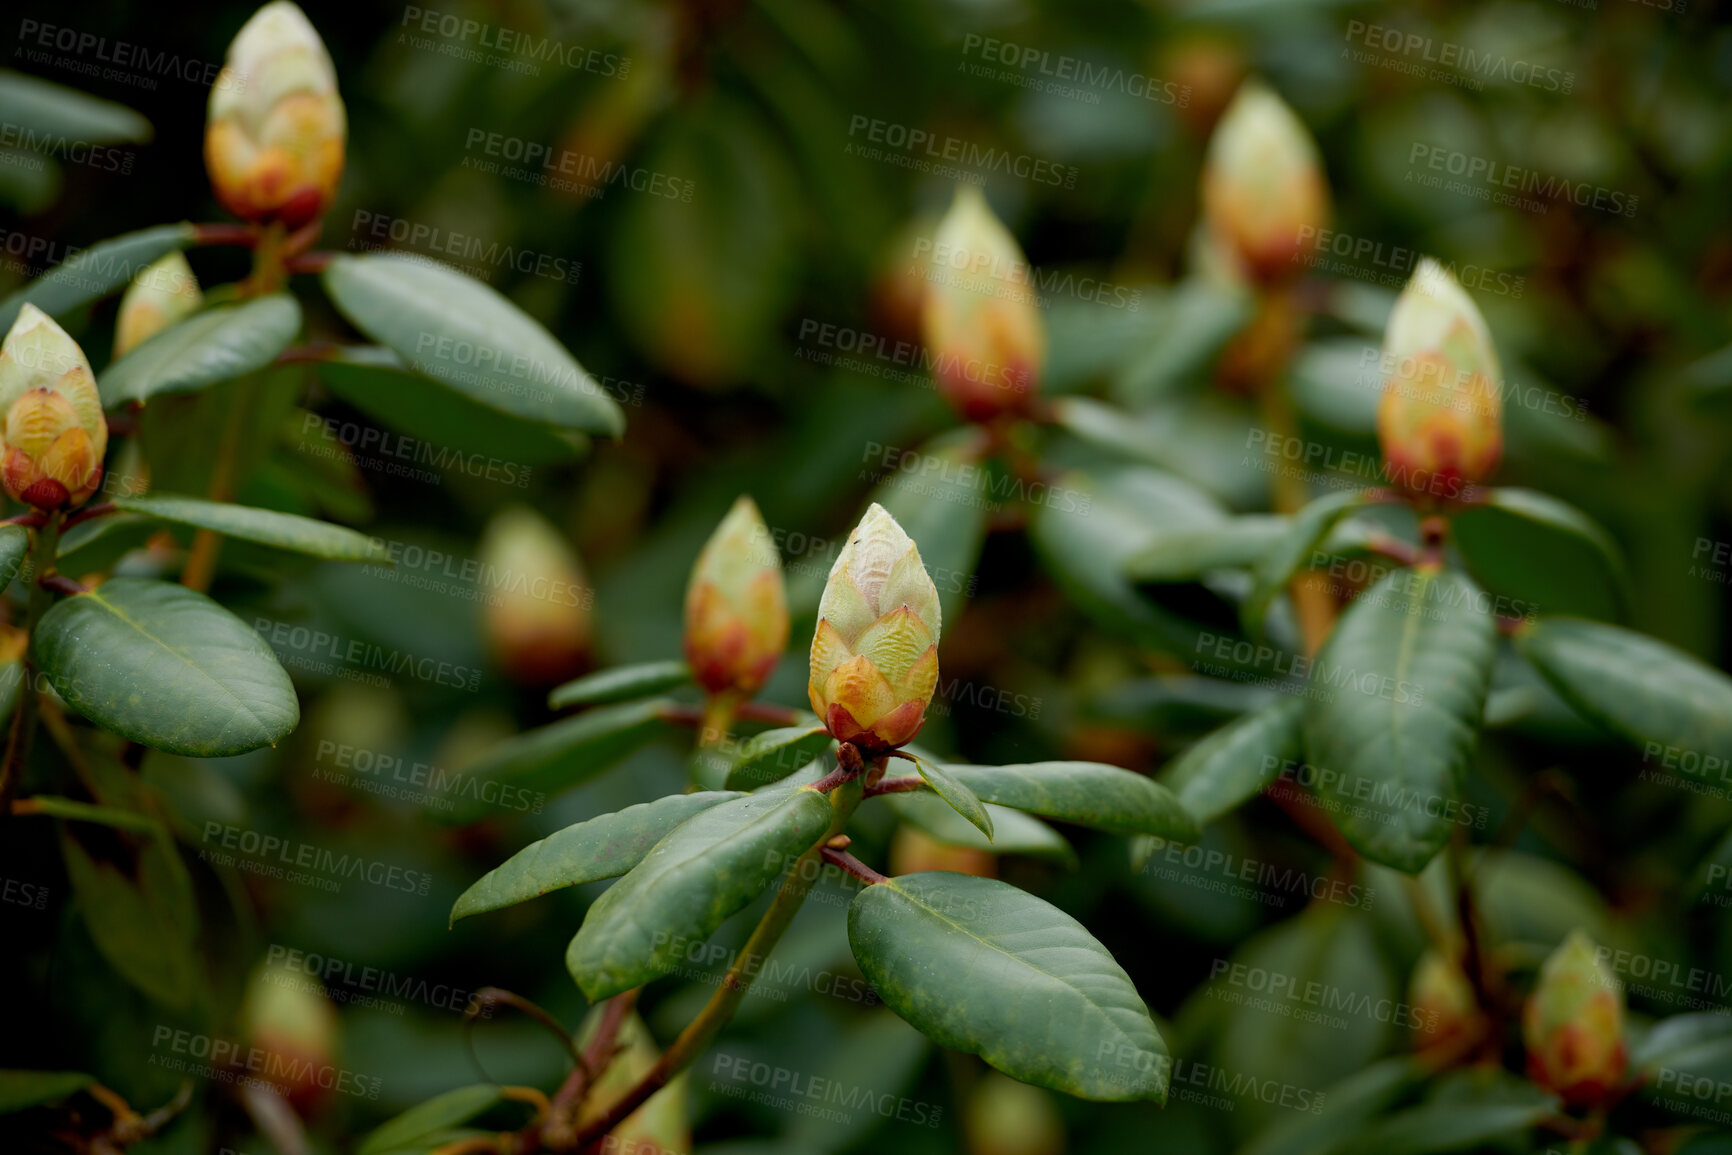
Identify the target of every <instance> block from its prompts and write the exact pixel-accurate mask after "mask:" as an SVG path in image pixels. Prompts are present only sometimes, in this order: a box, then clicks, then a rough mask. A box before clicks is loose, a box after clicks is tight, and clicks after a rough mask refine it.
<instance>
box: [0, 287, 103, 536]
mask: <svg viewBox="0 0 1732 1155" xmlns="http://www.w3.org/2000/svg"><path fill="white" fill-rule="evenodd" d="M0 420H3V422H4V423H3V424H0V480H3V482H4V484H5V487H6V492H7V493H9V494H11V495H12V496H13V497H14V498H16V499H17V500H19V501H22V502H24V503H25V504H26V505H33V506H35V507H36V508H38V509H66V508H70V507H72V506H76V505H82V504H83V503H84V502H85V501H86V500H87V499H88V498H89V497H90V495H91V494H93V493H95V492H96V487H97V485H98V484H100V482H101V481H102V457H103V454H104V453H106V452H107V451H108V421H107V419H106V418H104V417H103V415H102V399H101V397H100V395H99V394H98V393H97V391H96V377H95V376H94V375H93V374H92V373H91V371H90V362H89V361H87V360H86V359H85V357H84V350H82V349H80V348H79V347H78V342H76V341H74V340H73V339H72V338H71V337H69V336H67V335H66V330H64V329H62V328H61V327H60V326H59V325H57V324H55V323H54V320H53V318H51V317H49V316H48V314H46V313H44V312H43V311H42V310H40V309H38V308H37V307H36V306H35V305H29V304H27V305H25V306H24V308H23V309H22V310H20V311H19V313H18V319H17V320H16V321H14V322H13V323H12V330H11V332H9V333H7V334H6V340H5V342H4V343H3V344H0Z"/></svg>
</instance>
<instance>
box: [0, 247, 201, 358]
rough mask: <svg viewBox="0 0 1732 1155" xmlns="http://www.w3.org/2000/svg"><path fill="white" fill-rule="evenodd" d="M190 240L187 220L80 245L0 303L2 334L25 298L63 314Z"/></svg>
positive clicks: (50, 312)
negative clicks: (87, 245)
mask: <svg viewBox="0 0 1732 1155" xmlns="http://www.w3.org/2000/svg"><path fill="white" fill-rule="evenodd" d="M192 238H193V227H192V226H191V225H190V224H186V223H184V222H183V223H181V224H178V225H158V226H157V227H155V228H151V229H140V230H139V231H138V232H136V233H126V234H124V235H122V236H118V237H114V238H112V239H110V240H106V241H98V242H97V243H96V244H94V245H91V246H90V247H89V248H87V249H81V250H79V252H78V253H77V254H75V255H74V256H72V257H71V258H69V259H68V260H66V261H65V262H63V263H61V264H59V265H56V266H54V268H52V269H49V270H48V271H47V272H46V273H43V274H42V275H41V276H40V277H37V278H36V279H35V280H34V281H31V282H30V283H29V284H28V285H25V286H24V287H23V288H22V289H19V290H18V291H17V292H15V293H13V294H11V295H10V296H8V297H7V298H6V299H5V300H4V301H0V332H4V331H5V330H7V329H10V328H11V327H12V322H13V321H15V320H17V319H18V310H19V309H22V308H23V307H24V304H25V302H27V301H28V302H29V303H30V304H33V305H35V306H36V307H37V308H38V309H41V310H42V311H43V312H44V313H47V314H48V315H49V316H51V317H63V316H65V315H66V314H67V313H70V312H71V311H72V310H74V309H76V308H78V307H79V306H80V305H88V304H89V303H90V302H92V301H96V300H100V299H101V298H103V297H106V296H107V295H108V294H110V293H112V292H114V291H115V290H116V289H119V288H121V287H122V286H124V285H125V284H126V283H127V282H128V281H130V280H132V279H133V278H134V277H136V276H137V275H138V274H139V273H141V272H143V271H144V270H145V269H146V268H148V267H149V266H150V264H151V262H153V261H155V260H156V259H157V258H158V257H161V256H164V255H166V254H168V253H171V252H173V251H175V250H176V249H184V248H186V247H187V246H188V245H190V244H192Z"/></svg>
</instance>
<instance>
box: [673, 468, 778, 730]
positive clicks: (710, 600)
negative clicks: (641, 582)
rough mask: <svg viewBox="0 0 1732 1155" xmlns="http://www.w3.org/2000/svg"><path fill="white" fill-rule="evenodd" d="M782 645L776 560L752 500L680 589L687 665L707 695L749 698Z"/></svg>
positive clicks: (744, 501)
mask: <svg viewBox="0 0 1732 1155" xmlns="http://www.w3.org/2000/svg"><path fill="white" fill-rule="evenodd" d="M787 645H788V601H787V597H786V595H785V594H784V592H783V589H782V559H781V556H780V555H779V554H778V553H777V550H776V544H775V542H773V541H772V540H771V539H770V530H769V528H768V527H767V526H765V525H764V519H763V517H762V516H761V515H760V514H759V513H758V507H757V504H756V503H755V502H753V501H752V499H751V498H749V497H745V496H742V497H740V498H739V500H737V501H735V502H734V507H733V508H732V509H730V510H728V515H727V516H726V517H724V518H723V519H722V523H721V524H720V525H719V526H717V527H716V532H715V533H713V534H711V535H710V540H709V541H708V542H706V543H705V544H704V549H703V552H702V553H700V554H698V564H697V565H696V566H695V567H694V568H693V569H692V580H691V584H690V585H689V586H687V587H686V661H687V663H689V664H690V665H691V667H692V674H693V676H694V677H695V678H696V679H697V682H698V685H700V686H702V687H703V688H704V689H706V690H708V691H709V692H710V693H712V694H735V695H738V696H740V697H742V698H749V697H751V696H752V695H753V694H756V693H757V692H758V691H759V690H760V689H762V688H763V685H764V682H765V681H766V680H768V678H769V677H770V674H771V672H772V671H774V670H775V668H776V663H777V662H778V661H779V660H780V659H781V657H782V651H783V650H784V649H786V648H787Z"/></svg>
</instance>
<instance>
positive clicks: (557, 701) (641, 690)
mask: <svg viewBox="0 0 1732 1155" xmlns="http://www.w3.org/2000/svg"><path fill="white" fill-rule="evenodd" d="M691 680H692V671H691V667H690V666H687V665H686V664H685V663H684V662H680V661H672V662H639V663H637V664H636V665H633V666H616V667H614V668H613V669H611V670H602V671H600V672H598V673H594V674H588V675H586V676H584V677H581V678H578V679H576V680H575V681H570V682H567V683H565V685H563V686H557V687H555V688H554V690H553V692H552V693H551V694H549V695H547V705H548V708H549V709H553V710H563V709H565V708H566V707H568V706H597V705H602V704H605V703H608V702H629V701H631V700H632V699H633V698H644V697H648V696H649V695H651V694H663V693H666V692H667V691H669V690H677V689H679V687H681V686H684V685H687V684H688V683H690V682H691Z"/></svg>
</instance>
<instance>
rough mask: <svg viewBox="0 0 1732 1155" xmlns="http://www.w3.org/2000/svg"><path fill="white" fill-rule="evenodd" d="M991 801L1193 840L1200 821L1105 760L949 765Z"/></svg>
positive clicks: (1115, 829) (1170, 796)
mask: <svg viewBox="0 0 1732 1155" xmlns="http://www.w3.org/2000/svg"><path fill="white" fill-rule="evenodd" d="M946 769H947V770H948V771H949V772H950V774H951V775H952V776H953V777H954V778H955V779H956V781H957V782H958V783H960V784H961V785H963V786H965V787H967V788H968V789H970V790H972V791H973V792H974V793H975V794H978V795H979V796H980V797H981V798H983V799H984V800H986V801H987V802H992V803H996V804H997V805H999V806H1009V807H1011V808H1012V809H1015V810H1026V811H1030V812H1031V813H1034V814H1039V815H1042V816H1044V817H1047V818H1056V819H1058V820H1059V821H1061V822H1074V823H1076V824H1077V825H1078V826H1090V827H1093V828H1095V829H1096V830H1105V831H1108V832H1109V833H1112V834H1154V835H1158V836H1159V837H1162V838H1166V839H1170V840H1171V841H1174V842H1195V841H1196V840H1197V837H1198V833H1199V832H1198V830H1197V820H1196V818H1194V817H1193V816H1192V815H1191V813H1190V812H1189V811H1188V810H1186V809H1185V807H1184V806H1183V805H1182V804H1181V803H1180V802H1179V799H1178V796H1177V795H1176V794H1174V793H1173V792H1172V791H1171V790H1169V789H1167V788H1166V787H1165V786H1162V785H1161V784H1160V783H1158V782H1156V781H1154V780H1153V779H1151V778H1146V777H1144V776H1143V775H1141V774H1137V773H1133V772H1132V771H1130V770H1126V769H1123V768H1122V767H1118V766H1108V765H1106V764H1105V763H1103V762H1026V763H1021V764H1018V765H1011V766H963V765H958V764H955V763H951V764H950V765H948V766H947V767H946Z"/></svg>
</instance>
